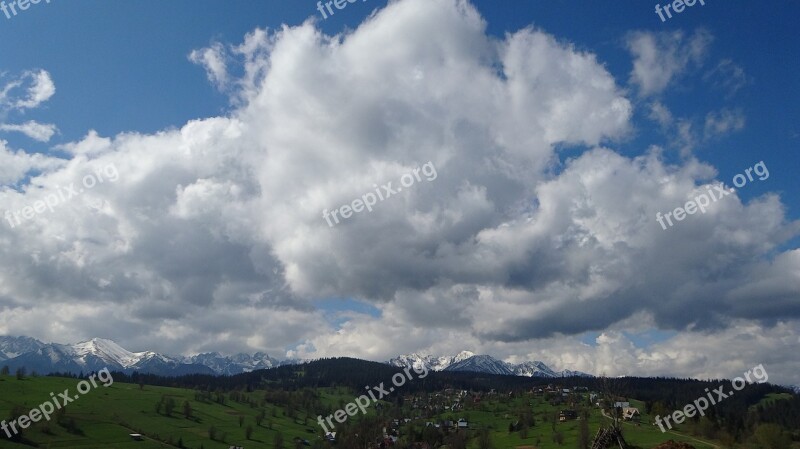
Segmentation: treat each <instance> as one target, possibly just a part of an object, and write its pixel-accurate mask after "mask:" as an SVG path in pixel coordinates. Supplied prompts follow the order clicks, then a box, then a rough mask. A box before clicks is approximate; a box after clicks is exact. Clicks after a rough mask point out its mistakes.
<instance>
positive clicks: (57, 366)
mask: <svg viewBox="0 0 800 449" xmlns="http://www.w3.org/2000/svg"><path fill="white" fill-rule="evenodd" d="M0 362H3V365H6V366H9V368H11V369H16V368H18V367H25V368H26V369H28V370H30V371H36V372H38V373H40V374H48V373H53V372H63V373H75V374H78V373H80V372H90V371H98V370H101V369H103V368H108V369H110V370H112V371H113V370H117V371H125V372H133V371H139V372H147V373H152V374H159V375H164V376H180V375H184V374H225V375H235V374H240V373H244V372H250V371H254V370H259V369H268V368H272V367H275V366H280V365H286V364H293V363H300V361H297V360H283V361H281V360H278V359H275V358H272V357H270V356H269V355H267V354H265V353H263V352H258V353H256V354H253V355H250V354H244V353H241V354H236V355H233V356H223V355H221V354H219V353H208V354H198V355H195V356H191V357H181V356H179V357H171V356H168V355H164V354H159V353H157V352H153V351H144V352H132V351H129V350H127V349H125V348H123V347H122V346H120V345H118V344H117V343H116V342H114V341H112V340H107V339H103V338H93V339H91V340H87V341H82V342H80V343H75V344H71V345H62V344H57V343H49V344H45V343H42V342H40V341H38V340H35V339H33V338H29V337H0Z"/></svg>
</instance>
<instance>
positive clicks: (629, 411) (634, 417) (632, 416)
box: [622, 407, 642, 421]
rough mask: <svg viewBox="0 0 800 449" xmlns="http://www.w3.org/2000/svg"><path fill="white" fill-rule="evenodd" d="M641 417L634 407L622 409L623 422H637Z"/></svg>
mask: <svg viewBox="0 0 800 449" xmlns="http://www.w3.org/2000/svg"><path fill="white" fill-rule="evenodd" d="M641 417H642V414H641V413H639V409H638V408H636V407H625V408H623V409H622V419H624V420H625V421H639V419H640V418H641Z"/></svg>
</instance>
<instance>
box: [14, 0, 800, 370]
mask: <svg viewBox="0 0 800 449" xmlns="http://www.w3.org/2000/svg"><path fill="white" fill-rule="evenodd" d="M8 3H9V2H8V1H6V4H8ZM342 3H344V7H343V8H342V9H337V8H336V7H335V5H332V9H331V10H330V11H327V10H326V9H325V5H324V4H320V5H318V4H317V3H315V2H312V1H306V0H302V1H293V2H288V1H285V0H284V1H277V0H265V1H246V0H239V1H236V2H218V1H210V0H191V1H188V0H175V1H172V2H156V1H155V0H142V1H138V2H122V1H116V0H114V1H108V0H71V1H70V2H66V1H64V0H51V1H50V2H47V0H43V1H41V2H39V3H37V4H30V5H29V7H28V8H27V9H26V10H20V9H18V8H17V9H16V10H15V11H16V15H14V14H13V12H12V11H11V10H9V13H8V14H5V13H4V12H2V10H0V214H3V215H2V221H0V256H2V257H0V335H26V336H30V337H34V338H38V339H40V340H43V341H48V342H49V341H54V342H59V343H67V342H77V341H81V340H86V339H90V338H94V337H100V338H108V339H112V340H114V341H116V342H117V343H119V344H120V345H122V346H123V347H125V348H127V349H129V350H132V351H144V350H153V351H158V352H162V353H167V354H187V355H188V354H196V353H200V352H209V351H219V352H222V353H234V352H250V353H252V352H256V351H266V352H268V353H269V354H270V355H272V356H276V357H278V358H302V359H314V358H320V357H332V356H351V357H359V358H363V359H368V360H376V361H385V360H388V359H389V358H391V357H394V356H397V355H399V354H409V353H413V352H416V353H419V354H432V355H454V354H456V353H458V352H460V351H462V350H469V351H472V352H475V353H479V354H489V355H492V356H494V357H497V358H500V359H502V360H506V361H509V362H514V363H518V362H521V361H526V360H541V361H544V362H545V363H547V364H548V365H550V366H551V367H553V368H554V369H571V370H580V371H584V372H588V373H592V374H607V375H623V374H629V375H643V376H660V375H664V376H680V377H689V376H691V377H699V378H722V377H724V378H731V377H735V376H737V375H739V374H740V373H742V372H744V371H746V370H747V369H749V368H751V367H753V366H756V365H758V364H764V366H765V367H766V369H767V371H768V372H769V373H770V381H774V382H778V383H785V384H791V383H794V384H800V374H798V373H800V360H798V356H797V348H798V345H800V250H799V249H798V244H800V238H798V236H799V235H800V199H799V197H798V195H797V191H798V189H797V188H798V181H797V179H798V178H797V169H798V167H799V166H800V153H799V152H798V151H797V150H798V145H800V102H799V101H798V99H800V82H799V81H798V80H797V73H798V71H799V70H800V60H799V59H798V58H797V55H798V54H800V39H798V35H797V31H796V28H795V26H794V25H795V24H794V23H793V21H792V18H793V17H796V16H797V14H798V12H800V4H798V3H797V2H796V1H793V0H776V1H772V2H765V4H761V3H752V2H746V1H744V0H737V1H726V2H724V3H723V2H721V1H719V0H705V2H703V3H704V4H702V3H700V2H699V0H698V1H697V2H695V4H694V6H691V7H689V6H686V7H685V8H684V9H683V10H682V12H680V13H677V12H675V11H674V10H673V11H672V12H671V16H672V17H668V15H667V14H664V8H665V5H667V3H666V2H665V3H661V4H659V6H660V8H661V10H662V14H661V16H663V17H664V20H662V19H661V16H659V13H658V12H657V11H656V2H650V3H646V2H633V1H626V0H618V1H616V2H592V1H589V0H553V1H547V2H541V1H534V0H475V1H471V2H468V1H465V0H397V1H389V2H387V1H380V0H365V1H357V0H356V1H354V2H353V3H345V2H342ZM318 6H319V8H321V9H322V12H320V10H318ZM331 12H333V14H331ZM323 13H324V16H323Z"/></svg>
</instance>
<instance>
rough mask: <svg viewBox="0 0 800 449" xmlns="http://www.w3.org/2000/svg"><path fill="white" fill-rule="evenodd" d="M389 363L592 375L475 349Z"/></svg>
mask: <svg viewBox="0 0 800 449" xmlns="http://www.w3.org/2000/svg"><path fill="white" fill-rule="evenodd" d="M387 363H388V364H389V365H392V366H397V367H401V368H405V367H407V366H410V367H413V368H416V369H421V367H423V366H424V367H425V368H427V369H428V370H429V371H470V372H478V373H491V374H505V375H514V376H525V377H546V378H553V377H569V376H590V375H589V374H586V373H582V372H580V371H570V370H563V371H554V370H553V369H551V368H550V367H549V366H547V365H546V364H545V363H544V362H539V361H533V362H523V363H520V364H516V365H515V364H511V363H507V362H503V361H502V360H498V359H495V358H493V357H491V356H488V355H475V353H473V352H469V351H461V352H459V353H458V355H455V356H453V357H436V356H430V355H421V354H418V353H412V354H405V355H400V356H397V357H395V358H393V359H391V360H389V361H388V362H387Z"/></svg>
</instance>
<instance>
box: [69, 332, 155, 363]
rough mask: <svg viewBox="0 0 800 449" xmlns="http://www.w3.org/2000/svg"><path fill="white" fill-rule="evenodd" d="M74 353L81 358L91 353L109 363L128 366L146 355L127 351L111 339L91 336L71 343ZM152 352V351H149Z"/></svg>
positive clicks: (83, 358) (145, 353)
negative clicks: (86, 339)
mask: <svg viewBox="0 0 800 449" xmlns="http://www.w3.org/2000/svg"><path fill="white" fill-rule="evenodd" d="M71 348H72V350H73V351H74V354H75V355H76V356H77V357H78V358H80V359H81V360H85V359H86V356H87V355H93V356H95V357H98V358H100V359H101V360H103V361H104V362H107V363H109V364H115V365H119V366H122V367H123V368H129V367H131V366H133V365H135V364H136V363H138V362H139V361H140V360H142V358H144V357H145V356H147V355H148V353H147V352H139V353H134V352H131V351H128V350H127V349H125V348H123V347H122V346H120V345H118V344H117V343H115V342H114V341H112V340H106V339H103V338H93V339H91V340H88V341H83V342H80V343H76V344H74V345H71ZM151 354H152V353H151Z"/></svg>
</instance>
